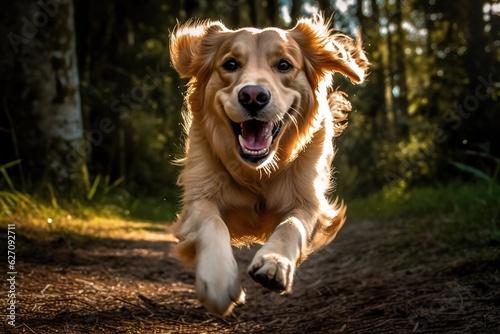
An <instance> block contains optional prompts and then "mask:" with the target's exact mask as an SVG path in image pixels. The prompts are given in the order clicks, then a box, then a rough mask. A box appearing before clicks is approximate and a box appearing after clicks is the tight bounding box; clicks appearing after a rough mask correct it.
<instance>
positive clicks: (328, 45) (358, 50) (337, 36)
mask: <svg viewBox="0 0 500 334" xmlns="http://www.w3.org/2000/svg"><path fill="white" fill-rule="evenodd" d="M329 25H330V21H329V20H328V21H326V22H325V20H324V18H323V17H322V16H321V15H316V16H313V17H312V18H308V19H305V18H303V19H300V20H299V21H298V22H297V25H296V26H295V27H294V28H292V29H291V30H289V33H290V36H291V37H292V38H293V39H294V40H295V41H296V42H297V43H298V44H299V46H300V48H301V49H302V53H303V54H304V58H305V63H306V64H305V66H306V68H305V70H306V72H307V75H308V76H309V77H310V78H312V79H315V80H316V82H319V81H321V79H322V77H324V76H325V75H326V74H327V73H329V72H333V71H335V72H340V73H342V74H344V75H345V76H347V77H349V78H350V79H351V81H353V82H354V83H362V82H363V81H364V79H365V75H366V70H367V69H368V65H369V62H368V60H367V59H366V56H365V53H364V52H363V49H362V46H361V38H360V37H359V36H358V37H357V38H356V40H352V39H351V38H350V37H348V36H346V35H344V34H341V33H335V32H333V31H332V30H330V28H329ZM318 75H320V76H322V77H318Z"/></svg>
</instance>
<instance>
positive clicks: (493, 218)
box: [348, 183, 500, 246]
mask: <svg viewBox="0 0 500 334" xmlns="http://www.w3.org/2000/svg"><path fill="white" fill-rule="evenodd" d="M348 204H349V207H348V215H349V217H351V218H352V219H355V220H370V221H375V222H379V223H384V224H385V223H390V224H395V225H396V226H399V228H401V229H402V230H405V231H406V234H411V233H419V234H427V235H428V236H429V238H430V239H432V240H434V241H436V240H441V242H444V243H446V244H447V245H455V246H460V245H461V244H462V245H463V243H464V242H465V243H467V244H481V243H492V242H493V243H499V242H500V185H499V184H495V183H489V184H485V183H477V184H476V183H474V184H463V183H452V184H449V185H446V186H442V185H436V186H434V187H423V188H415V189H412V190H409V191H401V190H399V189H395V188H386V189H384V190H383V191H381V192H378V193H374V194H371V195H369V196H368V197H366V198H363V199H356V200H352V201H348ZM412 231H413V232H412Z"/></svg>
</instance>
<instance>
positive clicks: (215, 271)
mask: <svg viewBox="0 0 500 334" xmlns="http://www.w3.org/2000/svg"><path fill="white" fill-rule="evenodd" d="M196 294H197V295H198V299H199V300H200V302H201V303H202V304H203V305H204V306H205V307H206V308H207V309H208V310H209V311H210V312H212V313H215V314H217V315H220V316H226V315H228V314H229V313H231V311H232V310H233V308H234V307H235V306H236V305H240V304H243V303H245V292H244V291H243V290H242V289H241V286H240V277H239V273H238V267H237V265H236V261H235V260H234V258H232V259H230V260H229V259H227V260H226V261H224V260H222V259H217V261H214V259H213V258H212V259H206V261H203V259H201V261H199V262H198V266H197V271H196Z"/></svg>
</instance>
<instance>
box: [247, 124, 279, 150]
mask: <svg viewBox="0 0 500 334" xmlns="http://www.w3.org/2000/svg"><path fill="white" fill-rule="evenodd" d="M272 131H273V126H272V124H270V123H265V122H261V121H257V120H250V121H246V122H243V123H241V137H242V138H243V145H244V146H245V148H246V149H248V150H252V151H260V150H263V149H266V148H268V147H269V146H270V145H271V142H272V136H271V134H272Z"/></svg>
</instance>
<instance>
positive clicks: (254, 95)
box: [238, 85, 271, 116]
mask: <svg viewBox="0 0 500 334" xmlns="http://www.w3.org/2000/svg"><path fill="white" fill-rule="evenodd" d="M270 100H271V92H270V91H269V90H268V89H267V88H265V87H262V86H257V85H248V86H245V87H243V88H242V89H240V91H239V92H238V101H239V102H240V103H241V105H242V106H243V107H244V108H245V109H246V110H248V111H249V112H250V114H252V116H255V114H256V113H257V112H258V111H260V110H262V108H264V107H265V106H266V105H267V104H268V103H269V101H270Z"/></svg>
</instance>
